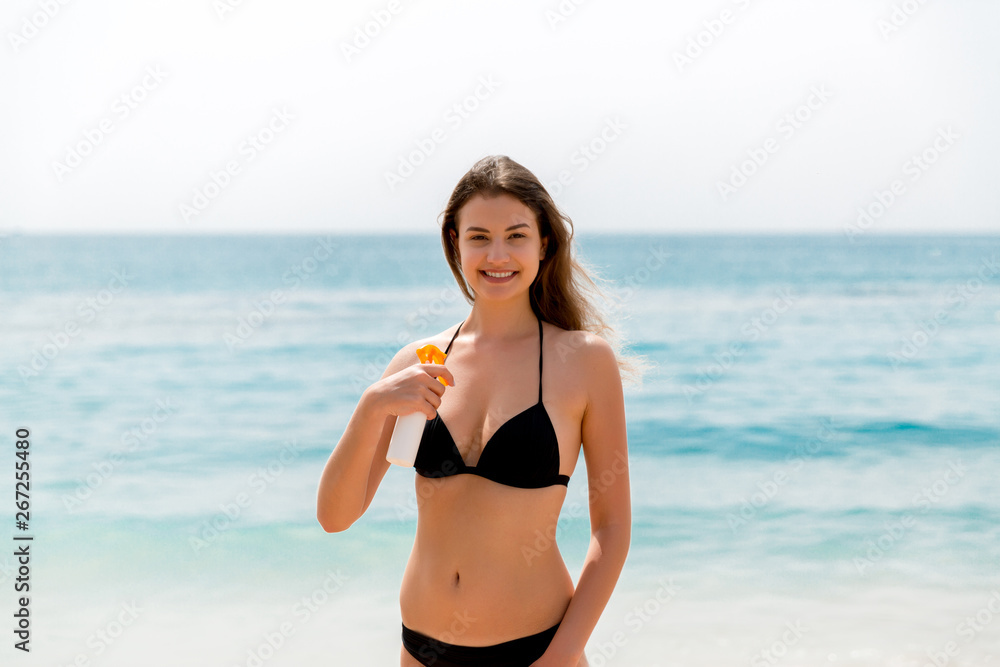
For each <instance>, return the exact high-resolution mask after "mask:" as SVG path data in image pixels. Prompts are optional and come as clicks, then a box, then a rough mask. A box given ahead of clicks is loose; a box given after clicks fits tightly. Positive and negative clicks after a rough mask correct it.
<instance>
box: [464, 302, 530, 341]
mask: <svg viewBox="0 0 1000 667" xmlns="http://www.w3.org/2000/svg"><path fill="white" fill-rule="evenodd" d="M537 331H538V318H537V317H536V316H535V313H534V312H532V310H531V305H530V304H529V303H528V300H527V299H524V300H523V301H517V302H510V303H505V302H491V303H489V305H486V304H484V303H483V302H482V300H477V301H476V303H474V304H473V305H472V312H471V313H469V317H468V319H466V320H465V324H463V325H462V333H463V334H464V333H471V334H474V339H475V341H477V342H478V343H481V344H487V345H489V344H494V343H499V344H504V343H507V342H512V341H516V340H518V339H521V338H524V337H525V336H528V335H536V332H537Z"/></svg>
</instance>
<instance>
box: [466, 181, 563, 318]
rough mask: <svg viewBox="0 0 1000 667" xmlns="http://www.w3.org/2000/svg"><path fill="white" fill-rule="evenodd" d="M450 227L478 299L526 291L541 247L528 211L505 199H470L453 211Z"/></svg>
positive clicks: (542, 250)
mask: <svg viewBox="0 0 1000 667" xmlns="http://www.w3.org/2000/svg"><path fill="white" fill-rule="evenodd" d="M455 225H456V227H457V228H458V235H457V238H456V237H455V235H454V233H453V234H452V236H453V238H456V240H457V247H458V256H459V262H460V263H461V265H462V273H463V274H464V275H465V279H466V280H467V281H468V283H469V286H470V287H471V288H472V291H473V292H475V294H476V295H477V297H478V296H483V297H486V298H496V299H504V298H509V297H511V296H513V295H515V294H519V293H521V292H527V290H528V288H529V287H530V286H531V283H532V282H534V280H535V276H537V275H538V265H539V263H540V262H541V260H542V258H544V257H545V247H546V240H545V239H543V238H542V237H541V234H540V233H539V229H538V221H537V220H536V219H535V214H534V212H533V211H532V210H531V209H530V208H528V207H527V206H526V205H525V204H524V203H523V202H521V201H520V200H518V199H516V198H515V197H512V196H510V195H507V194H502V195H498V196H496V197H490V198H488V199H487V198H485V197H483V196H482V195H475V196H474V197H472V198H471V199H469V201H467V202H466V203H465V205H464V206H462V208H460V209H459V210H458V213H457V214H456V216H455ZM490 274H494V275H490Z"/></svg>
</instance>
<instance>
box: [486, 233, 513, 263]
mask: <svg viewBox="0 0 1000 667" xmlns="http://www.w3.org/2000/svg"><path fill="white" fill-rule="evenodd" d="M509 257H510V253H509V252H507V245H506V244H505V243H504V240H503V239H502V238H497V239H494V240H493V241H491V242H490V249H489V252H487V253H486V261H487V262H489V263H490V264H505V263H506V262H507V259H508V258H509Z"/></svg>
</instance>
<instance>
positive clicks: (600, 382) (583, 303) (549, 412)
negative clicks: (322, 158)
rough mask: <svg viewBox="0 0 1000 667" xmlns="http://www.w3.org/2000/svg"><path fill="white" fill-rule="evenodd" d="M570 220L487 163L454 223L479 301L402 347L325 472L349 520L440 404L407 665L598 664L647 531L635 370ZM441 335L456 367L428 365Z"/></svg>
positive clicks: (511, 165)
mask: <svg viewBox="0 0 1000 667" xmlns="http://www.w3.org/2000/svg"><path fill="white" fill-rule="evenodd" d="M571 224H572V223H571V222H570V221H569V219H568V218H566V217H565V216H563V215H562V214H561V213H559V211H558V210H557V209H556V206H555V204H554V203H553V201H552V199H551V198H550V197H549V195H548V193H547V192H546V191H545V188H544V187H543V186H542V185H541V183H539V181H538V179H536V178H535V176H534V175H533V174H532V173H531V172H529V171H528V170H527V169H525V168H524V167H522V166H521V165H519V164H517V163H516V162H514V161H513V160H510V159H509V158H507V157H503V156H501V157H488V158H485V159H483V160H480V161H479V162H478V163H476V165H474V166H473V168H472V169H471V170H470V171H469V172H468V173H467V174H466V175H465V176H464V177H462V179H461V181H459V183H458V185H457V186H456V188H455V191H454V192H453V193H452V196H451V199H450V200H449V202H448V206H447V208H446V210H445V212H444V221H443V225H442V230H441V239H442V244H443V246H444V251H445V256H446V258H447V260H448V263H449V265H450V266H451V270H452V272H453V273H454V274H455V278H456V279H457V280H458V283H459V285H460V287H461V288H462V291H463V293H464V294H465V296H466V298H467V299H468V300H469V302H470V303H471V304H472V310H471V312H470V313H469V316H468V318H466V319H465V320H464V321H463V322H462V323H461V324H459V325H457V326H453V327H449V328H448V329H447V330H446V331H443V332H441V333H440V334H437V335H435V336H432V337H430V338H428V339H425V340H421V341H416V342H414V343H411V344H409V345H407V346H406V347H404V348H403V349H401V350H400V351H399V352H398V353H397V354H396V356H395V357H394V358H393V359H392V361H391V362H390V363H389V366H388V367H387V368H386V370H385V373H384V374H383V375H382V378H381V379H380V380H379V381H377V382H375V383H374V384H372V385H371V386H370V387H368V389H366V390H365V391H364V392H363V394H362V396H361V400H360V401H359V403H358V407H357V409H356V410H355V412H354V414H353V416H352V417H351V420H350V422H349V423H348V426H347V429H346V430H345V432H344V434H343V437H342V438H341V439H340V442H339V443H338V444H337V447H336V449H334V451H333V453H332V454H331V456H330V459H329V461H327V464H326V467H325V468H324V470H323V475H322V478H321V480H320V485H319V493H318V498H317V505H318V506H317V516H318V519H319V521H320V523H321V524H322V526H323V527H324V529H325V530H327V531H328V532H336V531H341V530H346V529H347V528H348V527H350V526H351V524H353V523H354V522H355V521H356V520H357V519H358V518H359V517H360V516H361V515H362V514H363V513H364V512H365V510H366V509H367V508H368V505H369V504H370V503H371V501H372V497H373V496H374V495H375V491H376V490H377V489H378V485H379V483H380V482H381V481H382V477H383V476H384V475H385V472H386V470H387V469H388V467H389V463H388V462H387V461H386V460H385V456H386V451H387V449H388V445H389V439H390V437H391V435H392V430H393V426H394V423H395V419H396V416H397V415H405V414H409V413H412V412H415V411H419V412H422V413H424V414H425V415H426V416H427V419H428V421H427V423H426V424H425V428H424V433H423V438H422V440H421V443H420V449H419V451H418V454H417V460H416V463H415V465H414V467H415V468H416V471H417V475H416V494H417V499H418V519H417V532H416V538H415V541H414V545H413V551H412V553H411V554H410V559H409V562H408V563H407V565H406V571H405V573H404V575H403V583H402V589H401V591H400V610H401V616H402V620H403V648H402V650H401V655H400V661H401V662H400V664H401V665H402V666H403V667H409V666H419V665H436V666H438V667H448V666H449V665H478V666H484V665H485V666H488V665H524V666H528V665H532V666H534V667H575V666H577V665H582V666H585V665H587V660H586V657H585V656H584V648H585V646H586V643H587V639H588V638H589V637H590V634H591V633H592V632H593V630H594V627H595V625H596V624H597V621H598V619H599V617H600V615H601V612H602V611H603V610H604V607H605V605H606V604H607V602H608V599H609V598H610V596H611V592H612V590H613V589H614V586H615V583H616V582H617V580H618V576H619V573H620V572H621V569H622V566H623V564H624V561H625V556H626V554H627V553H628V547H629V540H630V532H631V528H630V525H631V504H630V498H629V477H628V452H627V441H626V431H625V407H624V398H623V392H622V381H621V376H620V372H619V367H620V366H622V367H628V364H627V363H626V362H620V361H619V360H618V359H617V357H616V354H615V351H614V349H613V348H612V346H611V344H609V343H608V342H607V341H606V340H605V339H604V338H602V337H601V336H600V335H596V333H604V332H607V331H608V329H607V327H606V326H605V325H604V323H603V321H602V320H601V318H600V316H599V315H597V313H596V311H595V309H594V306H593V305H592V304H591V303H590V302H589V301H588V300H587V299H586V298H584V294H583V288H582V285H583V284H584V283H589V284H590V285H594V283H593V281H592V280H590V279H589V278H588V277H587V275H586V273H585V272H584V271H583V270H582V269H581V267H580V265H579V264H578V263H577V262H576V261H575V260H574V259H572V256H571V248H570V241H571V239H572V227H571ZM584 329H589V330H584ZM428 343H433V344H434V345H436V346H438V347H439V348H441V349H443V350H445V352H446V354H447V360H446V362H445V364H444V365H439V364H421V363H418V359H417V355H416V349H417V348H419V347H422V346H423V345H426V344H428ZM543 362H544V363H543ZM543 371H544V372H543ZM439 376H440V377H442V378H444V380H445V381H446V382H447V383H448V387H447V388H446V387H445V386H444V385H443V384H441V383H440V382H439V381H438V380H437V378H438V377H439ZM536 387H537V389H536ZM536 394H537V396H536ZM543 399H544V403H543ZM536 401H537V402H536ZM532 403H534V405H532ZM581 446H582V448H583V453H584V456H585V458H586V462H587V464H586V468H587V475H588V478H589V480H588V482H589V489H590V520H591V542H590V548H589V550H588V552H587V557H586V562H585V564H584V567H583V571H582V573H581V575H580V578H579V581H578V584H577V586H576V588H575V589H574V586H573V581H572V579H571V577H570V574H569V571H568V570H567V568H566V565H565V563H564V562H563V560H562V557H561V555H560V554H559V549H558V547H557V546H556V544H555V540H554V536H555V531H556V525H557V522H558V519H559V512H560V509H561V507H562V505H563V501H564V500H565V498H566V492H567V484H568V482H569V478H570V477H571V476H572V474H573V471H574V469H575V468H576V462H577V459H578V458H579V452H580V448H581Z"/></svg>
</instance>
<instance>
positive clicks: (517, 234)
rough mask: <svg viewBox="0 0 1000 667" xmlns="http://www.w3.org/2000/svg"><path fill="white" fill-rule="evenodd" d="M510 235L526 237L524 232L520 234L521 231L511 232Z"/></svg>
mask: <svg viewBox="0 0 1000 667" xmlns="http://www.w3.org/2000/svg"><path fill="white" fill-rule="evenodd" d="M511 236H515V237H519V238H522V239H525V238H528V237H527V236H526V235H525V234H522V233H521V232H514V233H513V234H511Z"/></svg>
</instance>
